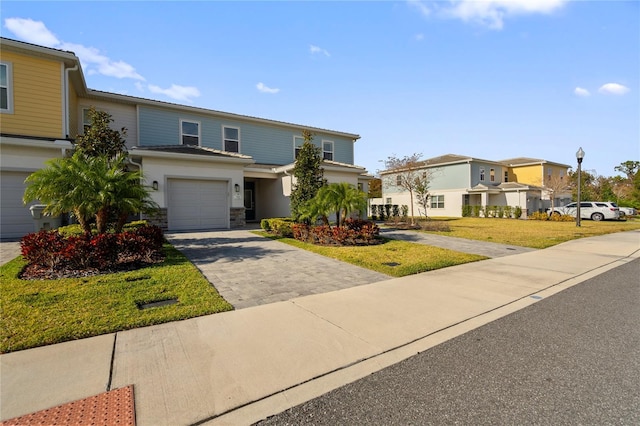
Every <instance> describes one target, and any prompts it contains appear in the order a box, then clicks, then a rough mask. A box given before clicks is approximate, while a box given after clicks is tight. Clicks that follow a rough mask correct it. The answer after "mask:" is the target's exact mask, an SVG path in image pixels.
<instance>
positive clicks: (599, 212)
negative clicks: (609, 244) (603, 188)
mask: <svg viewBox="0 0 640 426" xmlns="http://www.w3.org/2000/svg"><path fill="white" fill-rule="evenodd" d="M577 210H578V203H570V204H567V205H566V206H563V207H554V208H553V210H551V209H547V213H548V214H549V215H552V214H562V215H569V216H573V217H576V214H577ZM580 218H581V219H591V220H598V221H599V220H605V219H613V220H617V219H620V209H619V208H618V205H617V204H616V203H611V202H603V201H581V202H580Z"/></svg>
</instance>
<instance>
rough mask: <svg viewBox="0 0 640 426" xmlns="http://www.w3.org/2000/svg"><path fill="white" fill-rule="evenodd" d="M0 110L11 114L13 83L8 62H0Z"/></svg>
mask: <svg viewBox="0 0 640 426" xmlns="http://www.w3.org/2000/svg"><path fill="white" fill-rule="evenodd" d="M0 112H6V113H10V114H13V83H12V81H11V64H10V63H9V62H0Z"/></svg>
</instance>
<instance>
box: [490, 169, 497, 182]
mask: <svg viewBox="0 0 640 426" xmlns="http://www.w3.org/2000/svg"><path fill="white" fill-rule="evenodd" d="M489 180H490V181H491V182H495V181H496V169H489Z"/></svg>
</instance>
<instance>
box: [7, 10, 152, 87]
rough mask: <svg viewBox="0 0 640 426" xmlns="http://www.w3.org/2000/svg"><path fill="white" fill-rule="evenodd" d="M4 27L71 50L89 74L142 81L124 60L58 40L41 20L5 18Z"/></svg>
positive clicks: (40, 42) (25, 37) (30, 40)
mask: <svg viewBox="0 0 640 426" xmlns="http://www.w3.org/2000/svg"><path fill="white" fill-rule="evenodd" d="M4 25H5V27H6V28H7V29H8V30H9V31H11V32H12V33H13V34H14V35H15V36H16V37H17V38H19V39H20V40H23V41H26V42H28V43H33V44H38V45H41V46H46V47H52V48H55V49H61V50H67V51H71V52H73V53H75V54H76V56H78V58H80V62H81V63H82V68H83V69H84V70H85V72H86V73H87V74H89V75H93V74H102V75H105V76H107V77H116V78H132V79H134V80H142V81H144V77H142V76H141V75H140V74H138V73H137V72H136V70H135V68H134V67H133V66H131V65H129V64H128V63H126V62H124V61H112V60H111V59H109V58H108V57H107V56H105V55H103V54H101V53H100V51H99V50H98V49H96V48H95V47H88V46H84V45H82V44H76V43H67V42H64V41H61V40H59V39H58V38H57V37H56V36H55V35H54V34H53V33H52V32H51V31H49V30H48V29H47V27H46V26H45V25H44V23H43V22H41V21H34V20H32V19H23V18H7V19H5V20H4Z"/></svg>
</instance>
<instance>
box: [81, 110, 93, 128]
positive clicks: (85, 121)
mask: <svg viewBox="0 0 640 426" xmlns="http://www.w3.org/2000/svg"><path fill="white" fill-rule="evenodd" d="M87 127H91V117H89V108H82V128H83V129H86V128H87Z"/></svg>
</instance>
